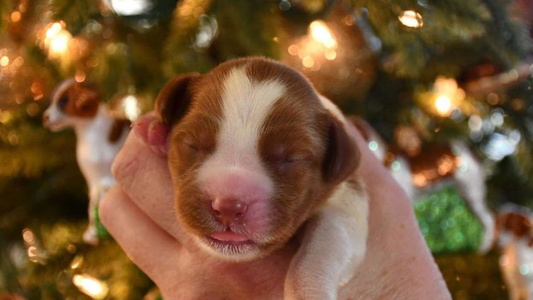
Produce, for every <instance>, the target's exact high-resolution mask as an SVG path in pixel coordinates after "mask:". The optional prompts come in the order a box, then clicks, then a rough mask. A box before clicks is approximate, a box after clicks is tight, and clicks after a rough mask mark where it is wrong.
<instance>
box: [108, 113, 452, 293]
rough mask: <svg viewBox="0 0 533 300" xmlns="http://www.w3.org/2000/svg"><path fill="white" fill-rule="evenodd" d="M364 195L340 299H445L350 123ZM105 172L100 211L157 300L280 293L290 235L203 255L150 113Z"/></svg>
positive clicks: (408, 217)
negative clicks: (177, 205)
mask: <svg viewBox="0 0 533 300" xmlns="http://www.w3.org/2000/svg"><path fill="white" fill-rule="evenodd" d="M349 130H350V132H351V133H352V134H353V135H354V136H355V137H356V139H357V142H358V144H359V147H360V148H361V152H362V159H361V166H360V168H359V170H358V172H359V173H360V175H361V176H362V178H363V180H364V181H365V182H366V185H367V188H368V194H369V196H370V199H371V200H370V215H369V220H370V224H369V225H370V226H369V239H368V246H367V247H368V248H367V255H366V257H365V260H364V262H363V264H362V265H361V266H360V267H359V268H358V269H357V271H356V276H354V279H353V280H352V281H350V282H349V283H348V284H347V285H345V286H344V287H342V288H341V290H340V291H339V298H340V299H388V298H398V299H450V295H449V293H448V291H447V289H446V286H445V284H444V281H443V280H442V277H441V275H440V272H439V270H438V268H437V267H436V265H435V263H434V261H433V258H432V256H431V254H430V253H429V250H428V249H427V247H426V245H425V242H424V240H423V239H422V237H421V235H420V233H419V230H418V226H417V224H416V221H415V219H414V214H413V211H412V207H411V203H410V201H409V199H407V197H406V196H405V194H404V193H403V191H402V190H401V188H400V187H399V186H398V185H397V184H396V182H395V181H394V180H393V179H392V177H391V176H390V175H389V173H388V171H387V170H386V169H385V168H384V167H383V166H382V165H381V164H380V163H379V162H378V161H377V160H376V159H375V157H374V156H373V154H372V153H371V152H370V151H369V150H368V148H367V147H366V143H365V142H364V141H363V140H362V138H361V136H360V135H359V133H358V132H357V131H356V130H355V129H354V128H350V129H349ZM113 171H114V174H115V177H116V179H117V185H116V186H115V187H114V188H112V189H111V190H110V191H109V192H108V194H107V195H106V197H105V198H104V199H103V200H102V201H101V203H100V217H101V219H102V222H103V224H104V225H105V226H106V228H107V229H108V231H109V232H110V233H111V235H113V237H114V238H115V239H116V241H117V242H118V243H119V244H120V245H121V246H122V248H123V249H124V251H125V252H126V253H127V254H128V255H129V256H130V258H131V259H132V260H133V262H134V263H136V264H137V265H138V266H139V267H140V268H141V269H142V270H143V271H144V272H145V273H146V274H147V275H148V276H149V277H150V278H151V279H152V280H153V281H154V282H155V283H156V285H157V286H158V287H159V288H160V290H161V292H162V294H163V296H164V297H165V299H228V298H229V299H281V298H282V295H283V283H284V280H285V273H286V271H287V269H288V266H289V262H290V260H291V258H292V256H293V255H294V253H295V252H296V249H297V243H296V241H291V242H289V243H288V244H287V245H286V246H285V247H283V248H282V249H280V250H277V251H275V252H273V253H271V254H270V255H268V256H267V257H264V258H262V259H259V260H256V261H252V262H244V263H242V262H241V263H231V262H225V261H220V260H219V259H217V258H215V257H212V256H210V255H208V254H205V253H204V252H203V251H202V250H200V249H198V248H197V247H196V246H195V244H194V242H193V241H191V240H190V238H189V236H188V234H187V233H185V232H184V231H183V229H182V228H180V226H179V225H178V223H177V221H176V217H175V212H174V204H173V203H174V200H173V191H172V183H171V180H170V174H169V171H168V166H167V160H166V128H165V127H164V126H163V125H162V124H161V123H159V122H158V121H157V119H156V117H155V115H154V114H148V115H146V116H143V117H141V118H140V119H139V121H137V122H136V124H135V126H134V128H133V130H132V133H130V136H129V137H128V140H127V141H126V144H125V145H124V147H123V149H122V151H121V152H120V153H119V155H118V156H117V158H116V160H115V163H114V166H113Z"/></svg>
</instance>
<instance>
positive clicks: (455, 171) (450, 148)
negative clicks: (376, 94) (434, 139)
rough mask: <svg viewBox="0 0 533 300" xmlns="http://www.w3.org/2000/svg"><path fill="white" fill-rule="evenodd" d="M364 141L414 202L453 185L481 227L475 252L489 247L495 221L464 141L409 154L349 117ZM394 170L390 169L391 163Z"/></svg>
mask: <svg viewBox="0 0 533 300" xmlns="http://www.w3.org/2000/svg"><path fill="white" fill-rule="evenodd" d="M350 121H351V122H352V123H353V124H354V125H355V126H356V127H357V128H358V129H359V131H360V132H361V133H362V134H363V136H364V138H365V139H366V140H367V141H368V142H369V145H370V143H375V144H374V147H373V148H372V149H371V150H372V151H373V153H374V154H375V155H376V157H377V158H378V159H379V160H381V161H383V162H384V164H385V165H386V166H387V167H389V168H390V171H391V174H392V176H393V177H394V179H396V181H397V182H398V183H399V184H400V186H401V187H402V188H403V189H404V190H405V192H406V193H407V195H408V196H409V198H411V199H412V200H413V201H415V200H416V199H417V198H419V197H420V196H422V195H424V194H427V193H428V192H431V191H434V190H435V189H436V188H439V187H442V186H443V185H449V184H454V185H455V186H456V187H457V189H458V191H459V193H460V195H461V196H462V197H463V199H464V200H465V201H466V203H467V204H468V206H469V207H470V209H471V211H472V213H473V214H474V215H475V216H476V217H477V219H478V220H479V222H480V223H481V224H482V226H483V228H484V233H483V237H482V240H481V244H480V246H479V249H478V250H479V252H481V253H485V252H487V251H488V250H490V248H491V247H492V246H493V243H494V236H495V233H494V232H495V220H494V216H493V214H492V212H491V211H490V209H489V208H488V206H487V203H486V201H485V198H486V184H485V170H484V169H483V165H482V164H481V162H480V161H479V159H477V158H476V157H475V155H474V154H473V153H472V151H471V150H470V149H469V148H468V146H467V145H466V143H465V142H462V141H458V140H454V141H452V142H450V143H449V144H446V145H437V144H430V145H428V146H426V147H425V148H422V149H421V151H420V152H421V153H419V154H417V155H412V157H409V155H408V154H406V153H402V152H399V151H393V150H391V149H390V147H389V145H387V143H386V142H385V141H384V140H383V139H382V138H381V136H380V135H379V134H378V133H377V132H376V131H375V130H374V129H373V128H372V127H371V126H370V125H369V124H368V123H367V122H366V121H364V120H362V119H360V118H357V117H350ZM393 161H394V162H395V163H396V166H397V167H396V168H391V163H392V162H393ZM442 162H446V163H447V164H445V167H446V168H442V169H440V170H439V164H440V163H442ZM416 176H424V177H425V178H428V180H427V182H425V183H424V184H423V185H417V184H416V182H415V177H416Z"/></svg>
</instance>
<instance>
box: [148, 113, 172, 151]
mask: <svg viewBox="0 0 533 300" xmlns="http://www.w3.org/2000/svg"><path fill="white" fill-rule="evenodd" d="M167 135H168V129H167V127H166V126H165V125H163V124H162V123H161V122H159V121H158V120H155V121H154V122H152V123H150V124H149V125H148V133H147V137H148V138H147V140H148V144H149V145H150V147H151V148H152V150H154V151H155V152H156V153H158V154H160V155H166V154H167V147H166V143H167Z"/></svg>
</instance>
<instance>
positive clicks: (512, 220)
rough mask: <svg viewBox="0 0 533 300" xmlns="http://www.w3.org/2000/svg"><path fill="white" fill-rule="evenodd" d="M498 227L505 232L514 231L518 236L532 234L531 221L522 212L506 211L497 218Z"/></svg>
mask: <svg viewBox="0 0 533 300" xmlns="http://www.w3.org/2000/svg"><path fill="white" fill-rule="evenodd" d="M497 227H498V229H499V230H501V231H504V232H509V233H512V234H513V235H514V236H516V237H517V238H522V237H525V236H530V235H531V234H532V232H531V228H532V227H531V221H530V220H529V217H528V216H527V215H526V214H524V213H522V212H513V211H511V212H506V213H504V214H501V215H500V216H499V217H498V219H497Z"/></svg>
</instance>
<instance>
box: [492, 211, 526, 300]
mask: <svg viewBox="0 0 533 300" xmlns="http://www.w3.org/2000/svg"><path fill="white" fill-rule="evenodd" d="M497 232H498V246H499V248H500V250H501V256H500V260H499V262H500V270H501V271H502V275H503V279H504V280H505V284H506V286H507V289H508V290H509V299H510V300H526V299H527V300H532V299H533V230H532V225H531V219H530V215H529V213H528V212H527V211H525V210H524V209H520V208H518V207H506V208H504V209H502V210H501V211H500V213H499V214H498V218H497Z"/></svg>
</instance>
